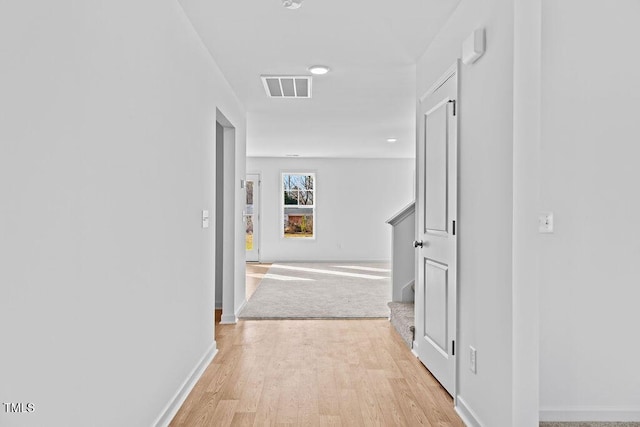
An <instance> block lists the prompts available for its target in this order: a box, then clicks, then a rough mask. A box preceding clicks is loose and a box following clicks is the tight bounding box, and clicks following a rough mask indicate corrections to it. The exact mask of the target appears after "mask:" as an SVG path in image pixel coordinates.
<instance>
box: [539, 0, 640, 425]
mask: <svg viewBox="0 0 640 427" xmlns="http://www.w3.org/2000/svg"><path fill="white" fill-rule="evenodd" d="M638 17H640V3H639V2H638V1H636V0H615V1H612V2H584V1H579V0H564V1H561V2H558V1H549V0H545V1H543V9H542V19H543V20H542V28H543V32H542V146H541V176H542V180H541V190H540V191H541V193H540V194H541V203H540V210H542V211H552V212H553V213H554V215H555V223H556V230H555V233H554V234H552V235H546V236H541V283H542V287H541V291H540V316H541V317H540V318H541V323H540V334H541V342H540V405H541V418H542V419H545V420H562V419H565V420H590V419H591V420H593V419H604V420H621V421H624V420H625V419H626V420H634V421H640V374H639V373H638V369H637V368H636V366H637V364H638V354H639V353H640V341H639V340H638V339H637V338H638V332H637V330H638V325H640V311H639V310H638V301H640V287H639V286H638V284H639V283H640V280H639V277H640V263H639V262H638V261H639V260H640V239H639V236H640V222H638V218H640V198H639V197H638V194H640V192H639V190H638V184H639V183H640V168H638V158H640V148H639V147H638V141H639V138H638V135H640V121H639V120H638V112H639V109H638V105H640V80H639V79H638V76H640V60H639V59H638V56H637V52H638V46H637V45H638V41H639V40H640V27H638V23H637V20H638Z"/></svg>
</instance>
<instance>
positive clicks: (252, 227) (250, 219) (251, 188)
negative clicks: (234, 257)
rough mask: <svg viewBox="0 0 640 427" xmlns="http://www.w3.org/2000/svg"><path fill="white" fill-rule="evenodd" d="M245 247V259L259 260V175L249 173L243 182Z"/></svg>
mask: <svg viewBox="0 0 640 427" xmlns="http://www.w3.org/2000/svg"><path fill="white" fill-rule="evenodd" d="M245 194H246V198H247V201H246V205H245V208H244V225H245V247H246V250H247V261H255V262H258V261H260V246H259V244H260V233H259V231H260V175H257V174H249V175H247V180H246V183H245Z"/></svg>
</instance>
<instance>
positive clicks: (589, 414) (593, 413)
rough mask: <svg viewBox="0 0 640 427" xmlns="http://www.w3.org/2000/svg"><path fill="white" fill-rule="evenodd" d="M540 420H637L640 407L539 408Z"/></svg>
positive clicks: (639, 415) (639, 419)
mask: <svg viewBox="0 0 640 427" xmlns="http://www.w3.org/2000/svg"><path fill="white" fill-rule="evenodd" d="M540 421H546V422H549V421H551V422H553V421H568V422H571V421H593V422H607V421H612V422H615V421H618V422H634V421H635V422H638V421H640V407H635V408H629V407H610V406H572V407H565V408H550V407H542V408H540Z"/></svg>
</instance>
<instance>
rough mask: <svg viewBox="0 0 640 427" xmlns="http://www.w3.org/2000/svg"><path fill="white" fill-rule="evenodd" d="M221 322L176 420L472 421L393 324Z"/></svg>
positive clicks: (199, 423)
mask: <svg viewBox="0 0 640 427" xmlns="http://www.w3.org/2000/svg"><path fill="white" fill-rule="evenodd" d="M258 268H259V267H258ZM218 321H219V313H218V315H217V318H216V328H215V330H216V341H217V344H218V349H219V352H218V354H217V355H216V357H215V358H214V360H213V362H212V363H211V364H210V365H209V367H208V368H207V370H206V371H205V373H204V374H203V376H202V377H201V379H200V381H198V383H197V384H196V386H195V387H194V389H193V390H192V392H191V394H190V395H189V397H188V398H187V400H186V401H185V403H184V404H183V405H182V408H181V409H180V411H179V412H178V413H177V414H176V416H175V418H174V419H173V421H172V423H171V426H174V427H176V426H189V427H191V426H226V425H237V426H266V425H272V426H276V425H290V426H291V425H294V426H324V425H331V426H349V427H350V426H376V425H382V426H420V425H424V426H463V423H462V421H461V420H460V418H459V417H458V416H457V415H456V413H455V411H454V410H453V402H452V399H451V397H450V396H449V395H448V394H447V393H446V391H444V389H443V388H442V387H441V386H440V384H439V383H438V382H437V381H436V380H435V379H434V378H433V377H432V376H431V374H430V373H429V371H427V370H426V369H425V368H424V366H423V365H422V364H421V363H420V362H419V361H418V360H417V359H416V358H415V357H414V356H413V355H412V354H411V352H410V351H409V349H408V348H407V347H406V345H405V344H404V343H403V342H402V341H401V339H400V337H399V336H398V334H397V333H396V332H395V331H394V330H393V328H392V327H391V325H390V324H389V322H388V321H387V320H384V319H381V320H380V319H379V320H368V319H367V320H254V321H249V320H245V321H240V322H238V324H237V325H219V324H218Z"/></svg>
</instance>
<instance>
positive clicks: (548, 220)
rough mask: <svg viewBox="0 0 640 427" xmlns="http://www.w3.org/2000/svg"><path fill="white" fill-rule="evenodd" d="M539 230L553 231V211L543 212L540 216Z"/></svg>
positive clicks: (544, 231) (543, 231)
mask: <svg viewBox="0 0 640 427" xmlns="http://www.w3.org/2000/svg"><path fill="white" fill-rule="evenodd" d="M538 231H539V232H540V233H553V212H543V213H541V214H540V216H539V217H538Z"/></svg>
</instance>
